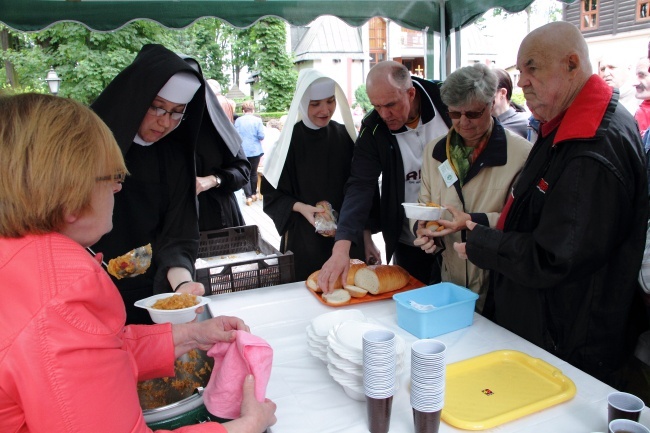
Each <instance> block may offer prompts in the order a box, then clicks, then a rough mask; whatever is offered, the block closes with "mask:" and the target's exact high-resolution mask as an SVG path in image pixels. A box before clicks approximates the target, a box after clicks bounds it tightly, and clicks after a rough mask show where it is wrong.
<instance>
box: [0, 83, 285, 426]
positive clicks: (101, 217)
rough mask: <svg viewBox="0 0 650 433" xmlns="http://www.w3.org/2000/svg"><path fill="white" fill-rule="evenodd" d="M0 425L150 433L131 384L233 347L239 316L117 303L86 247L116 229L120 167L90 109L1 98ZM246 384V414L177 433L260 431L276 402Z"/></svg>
mask: <svg viewBox="0 0 650 433" xmlns="http://www.w3.org/2000/svg"><path fill="white" fill-rule="evenodd" d="M0 118H1V119H2V122H0V173H2V174H0V298H1V301H0V430H2V431H8V432H47V433H74V432H79V433H82V432H83V433H88V432H93V433H102V432H107V433H108V432H110V433H120V432H124V433H132V432H148V431H150V430H149V428H148V427H147V426H146V424H145V421H144V417H143V414H142V410H141V409H140V404H139V402H138V394H137V389H136V385H137V382H138V381H140V380H145V379H151V378H154V377H162V376H172V375H173V374H174V360H175V359H176V358H177V357H179V356H181V355H183V354H184V353H186V352H188V351H190V350H192V349H196V348H198V349H202V350H207V349H209V348H210V347H212V345H214V344H215V343H216V342H219V341H226V342H228V341H231V340H232V338H233V335H234V331H235V330H246V331H248V327H247V326H246V325H245V324H244V323H243V322H242V321H241V320H240V319H238V318H235V317H217V318H214V319H211V320H206V321H202V322H197V323H187V324H182V325H170V324H162V325H133V326H124V323H125V318H126V314H125V309H124V304H123V302H122V298H121V297H120V294H119V292H118V290H117V288H116V287H115V285H114V284H113V283H112V282H111V279H110V278H109V276H108V274H107V273H106V271H105V270H103V269H102V268H101V267H100V265H99V263H98V262H97V260H95V259H94V258H93V257H92V256H91V255H90V254H88V253H87V252H86V250H85V249H84V247H86V246H89V245H92V244H94V243H95V242H97V240H98V239H99V238H100V237H101V236H102V235H104V234H105V233H107V232H108V231H110V230H111V228H112V221H111V219H112V212H113V200H114V197H113V195H114V194H115V193H117V192H119V191H120V190H121V188H122V186H121V181H122V180H123V179H124V175H125V174H126V167H125V165H124V160H123V158H122V154H121V152H120V149H119V147H118V146H117V144H116V142H115V140H114V138H113V135H112V134H111V132H110V130H109V129H108V128H107V127H106V125H105V124H104V123H103V122H102V121H101V120H100V119H99V118H98V117H97V116H96V115H95V114H94V113H93V112H92V111H91V110H89V109H88V108H86V107H84V106H82V105H81V104H79V103H76V102H74V101H72V100H69V99H62V98H57V97H53V96H49V95H36V94H23V95H16V96H0ZM253 388H254V383H253V379H252V376H249V377H248V378H247V379H246V381H245V383H244V389H243V393H244V399H243V403H242V407H241V417H240V418H239V419H236V420H234V421H231V422H229V423H225V424H223V425H220V424H217V423H205V424H200V425H195V426H189V427H183V428H180V429H178V430H176V431H178V432H188V433H189V432H226V431H228V432H251V433H252V432H262V431H264V430H265V429H266V428H267V427H268V426H269V425H271V424H273V423H274V422H275V415H274V413H275V404H274V403H273V402H271V401H270V400H267V401H265V402H263V403H260V402H258V401H257V400H256V399H255V397H254V391H253Z"/></svg>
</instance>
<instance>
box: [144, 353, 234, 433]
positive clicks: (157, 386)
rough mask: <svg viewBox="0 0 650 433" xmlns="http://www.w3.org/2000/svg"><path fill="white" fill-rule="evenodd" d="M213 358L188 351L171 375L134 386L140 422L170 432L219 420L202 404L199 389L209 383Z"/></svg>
mask: <svg viewBox="0 0 650 433" xmlns="http://www.w3.org/2000/svg"><path fill="white" fill-rule="evenodd" d="M213 366H214V359H213V358H211V357H209V356H208V355H207V353H206V352H204V351H200V350H192V351H190V352H188V353H186V354H185V355H183V356H182V357H180V358H179V359H177V360H176V365H175V367H174V371H175V373H176V374H175V376H174V377H165V378H158V379H151V380H146V381H144V382H140V383H139V384H138V397H139V398H140V406H141V407H142V411H143V413H144V419H145V421H146V422H147V425H148V426H149V427H150V428H157V429H160V428H165V429H172V428H177V427H182V426H185V425H192V424H197V423H199V422H206V421H223V420H221V419H218V418H216V417H213V416H212V415H210V414H209V413H208V411H207V410H206V408H205V406H204V405H203V388H204V387H205V386H206V385H207V383H208V381H209V380H210V374H211V372H212V368H213Z"/></svg>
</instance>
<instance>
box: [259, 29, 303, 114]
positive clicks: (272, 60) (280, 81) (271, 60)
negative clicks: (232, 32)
mask: <svg viewBox="0 0 650 433" xmlns="http://www.w3.org/2000/svg"><path fill="white" fill-rule="evenodd" d="M250 43H251V54H252V58H255V59H256V61H255V66H254V68H252V69H251V70H255V71H257V72H258V73H259V78H260V81H259V84H258V85H259V89H260V90H261V91H263V92H264V93H265V94H266V96H265V97H264V98H263V99H262V105H263V106H264V108H265V110H266V111H283V110H287V109H288V108H289V106H290V105H291V99H292V98H293V94H294V92H295V89H296V81H297V79H298V74H297V73H296V71H295V70H294V69H293V61H292V59H291V57H290V56H289V55H288V54H287V52H286V31H285V24H284V21H282V20H280V19H278V18H264V19H262V20H260V21H258V22H257V23H255V24H254V25H253V26H252V27H251V28H250ZM249 67H250V65H249Z"/></svg>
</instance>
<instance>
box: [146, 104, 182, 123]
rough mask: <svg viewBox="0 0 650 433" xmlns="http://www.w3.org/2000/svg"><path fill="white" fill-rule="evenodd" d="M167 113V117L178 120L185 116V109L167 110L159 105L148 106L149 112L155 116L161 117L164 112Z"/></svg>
mask: <svg viewBox="0 0 650 433" xmlns="http://www.w3.org/2000/svg"><path fill="white" fill-rule="evenodd" d="M168 113H169V117H170V118H171V119H172V120H173V121H175V122H180V121H181V120H183V116H185V110H184V109H183V111H181V112H178V111H167V110H165V109H164V108H161V107H154V106H153V105H152V106H150V107H149V114H153V115H154V116H156V117H163V116H164V115H165V114H168Z"/></svg>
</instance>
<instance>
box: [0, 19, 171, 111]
mask: <svg viewBox="0 0 650 433" xmlns="http://www.w3.org/2000/svg"><path fill="white" fill-rule="evenodd" d="M9 35H10V37H11V38H12V42H13V43H12V44H11V47H8V48H7V49H6V50H4V51H3V52H2V57H3V60H4V61H5V63H6V62H9V63H10V64H11V65H12V67H13V69H14V77H15V78H14V80H13V82H8V80H7V79H6V77H7V75H6V73H5V74H2V79H1V80H2V81H0V83H1V84H3V85H5V86H6V85H11V87H14V88H16V89H17V90H18V91H20V89H21V88H32V89H36V90H41V91H42V92H48V89H47V84H46V83H45V81H44V77H45V75H46V73H47V71H48V70H49V68H50V66H52V67H54V68H55V69H56V71H57V74H58V75H59V77H60V78H61V79H62V82H61V87H60V90H59V95H61V96H65V97H70V98H73V99H76V100H78V101H81V102H83V103H86V104H88V103H91V102H92V101H93V100H94V99H95V98H96V97H97V96H98V95H99V93H101V91H102V90H103V89H104V88H105V87H106V85H107V84H108V83H109V82H110V81H111V80H112V79H113V78H114V77H115V76H116V75H117V74H118V73H119V72H120V71H121V70H122V69H124V68H125V67H126V66H127V65H128V64H130V63H131V62H132V61H133V59H134V58H135V56H136V54H137V53H138V51H139V50H140V48H142V46H143V45H145V44H147V43H161V44H163V45H165V46H167V47H169V48H170V49H177V48H178V42H177V38H174V37H173V34H171V33H169V32H168V31H163V28H162V27H161V26H159V25H157V24H155V23H152V22H148V21H136V22H133V23H131V24H129V25H127V26H125V27H123V28H122V29H120V30H118V31H115V32H111V33H100V32H91V31H90V30H88V29H87V28H86V27H84V26H82V25H80V24H76V23H60V24H56V25H54V26H52V27H50V28H48V29H45V30H42V31H40V32H36V33H13V32H11V31H9Z"/></svg>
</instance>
